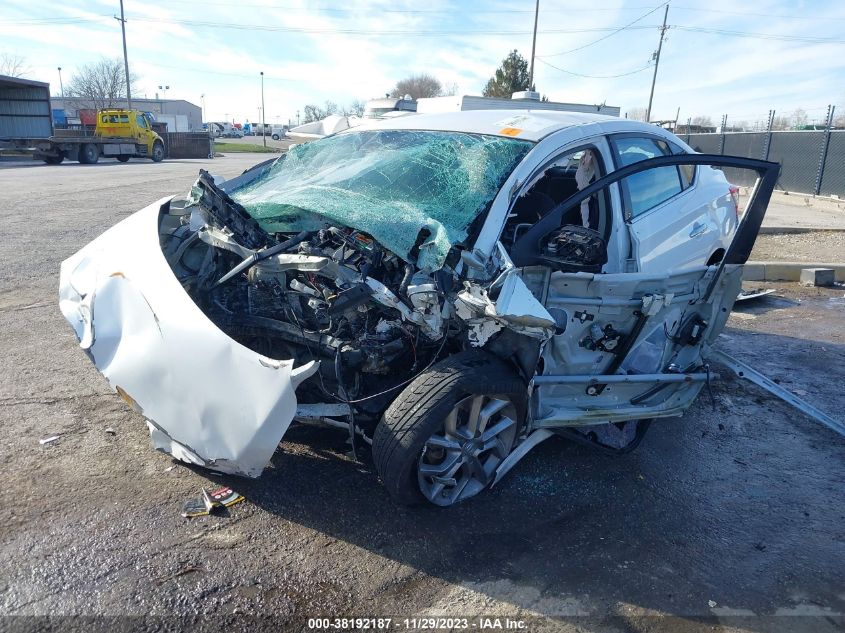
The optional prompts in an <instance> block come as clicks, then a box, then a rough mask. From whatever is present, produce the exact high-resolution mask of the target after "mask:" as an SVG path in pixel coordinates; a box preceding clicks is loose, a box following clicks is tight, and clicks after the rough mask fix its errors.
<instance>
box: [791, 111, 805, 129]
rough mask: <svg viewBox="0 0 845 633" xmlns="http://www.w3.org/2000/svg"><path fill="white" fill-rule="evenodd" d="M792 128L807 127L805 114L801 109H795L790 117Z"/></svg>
mask: <svg viewBox="0 0 845 633" xmlns="http://www.w3.org/2000/svg"><path fill="white" fill-rule="evenodd" d="M790 119H791V120H792V127H794V128H799V127H803V126H805V125H807V112H806V111H805V110H804V109H803V108H796V109H795V110H793V111H792V115H791V116H790Z"/></svg>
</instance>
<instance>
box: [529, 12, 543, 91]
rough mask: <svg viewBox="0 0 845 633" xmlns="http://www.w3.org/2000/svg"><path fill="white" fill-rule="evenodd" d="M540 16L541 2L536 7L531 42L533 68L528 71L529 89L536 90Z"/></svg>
mask: <svg viewBox="0 0 845 633" xmlns="http://www.w3.org/2000/svg"><path fill="white" fill-rule="evenodd" d="M539 15H540V0H537V2H536V4H535V5H534V37H533V38H532V40H531V67H530V68H529V70H528V89H529V90H534V50H535V49H536V48H537V18H538V16H539Z"/></svg>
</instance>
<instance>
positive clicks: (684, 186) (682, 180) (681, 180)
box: [607, 132, 698, 223]
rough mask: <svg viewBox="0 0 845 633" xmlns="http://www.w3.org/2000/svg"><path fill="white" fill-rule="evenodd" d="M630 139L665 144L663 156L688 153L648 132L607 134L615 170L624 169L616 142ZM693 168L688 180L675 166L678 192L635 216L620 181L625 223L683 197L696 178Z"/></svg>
mask: <svg viewBox="0 0 845 633" xmlns="http://www.w3.org/2000/svg"><path fill="white" fill-rule="evenodd" d="M630 138H636V139H648V140H650V141H654V142H662V143H665V144H666V147H668V148H669V152H670V153H669V154H664V156H679V155H689V152H686V151H684V149H683V148H682V147H680V146H679V145H677V144H675V143H673V142H672V141H671V140H669V139H666V138H664V137H662V136H660V135H658V134H649V133H648V132H621V133H618V134H608V136H607V142H608V144H609V145H610V154H611V158H612V160H613V166H614V169H615V170H618V169H621V168H622V167H624V165H622V164H621V161H620V160H619V155H620V152H619V146H618V144H617V140H619V139H630ZM646 160H651V159H646ZM638 162H641V161H638ZM693 167H694V169H693V175H692V180H689V179H688V178H687V177H686V174H684V172H683V170H682V169H681V166H679V165H676V166H675V171H676V173H677V177H678V185H679V187H680V189H679V191H678V192H677V193H674V194H672V195H671V196H669V197H668V198H666V199H665V200H662V201H660V202H658V203H657V204H655V205H654V206H652V207H650V208H648V209H646V210H644V211H642V212H641V213H638V214H637V215H634V214H633V202H632V201H631V194H630V191H629V189H628V186H627V184H626V183H625V181H624V180H623V181H620V182H619V183H618V184H619V189H620V195H621V197H622V217H623V218H624V219H625V222H628V223H631V222H634V221H636V220H638V219H639V218H642V217H645V216H647V215H650V214H651V213H654V212H655V211H656V210H658V209H661V208H663V207H664V206H665V205H666V203H667V202H670V201H672V200H675V199H676V198H678V197H679V196H681V195H683V194H684V193H685V192H686V191H688V190H689V189H690V188H691V187H692V186H693V185H694V184H695V181H696V176H697V174H698V166H697V165H696V166H693Z"/></svg>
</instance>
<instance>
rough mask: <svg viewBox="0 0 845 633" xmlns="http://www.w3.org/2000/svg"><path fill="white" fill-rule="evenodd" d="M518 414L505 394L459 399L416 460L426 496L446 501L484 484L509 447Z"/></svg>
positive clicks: (471, 492) (469, 493)
mask: <svg viewBox="0 0 845 633" xmlns="http://www.w3.org/2000/svg"><path fill="white" fill-rule="evenodd" d="M516 420H517V416H516V407H514V405H513V403H512V402H511V401H510V400H509V399H508V398H507V397H504V396H479V395H471V396H467V397H466V398H464V399H462V400H460V401H458V402H457V403H456V404H455V406H454V407H453V408H452V410H451V411H450V412H449V414H448V415H447V416H446V419H445V420H444V422H443V426H442V427H441V429H440V430H439V431H438V432H436V433H434V434H433V435H432V436H431V437H429V438H428V439H427V440H426V442H425V444H424V445H423V448H422V451H421V452H420V457H419V459H418V460H417V480H418V482H419V486H420V491H421V492H422V493H423V495H424V496H425V497H426V499H428V500H429V501H431V502H432V503H434V504H436V505H439V506H450V505H453V504H455V503H458V502H459V501H463V500H464V499H468V498H469V497H472V496H475V495H476V494H478V493H479V492H481V491H482V490H484V488H486V487H487V486H488V485H489V484H490V483H491V482H492V481H493V478H494V477H495V473H496V468H497V467H498V466H499V464H501V463H502V461H503V460H504V459H505V457H507V456H508V454H509V453H510V452H511V449H512V448H513V444H514V441H515V440H516V431H517V424H516Z"/></svg>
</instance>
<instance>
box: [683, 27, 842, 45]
mask: <svg viewBox="0 0 845 633" xmlns="http://www.w3.org/2000/svg"><path fill="white" fill-rule="evenodd" d="M670 28H673V29H677V30H679V31H688V32H691V33H713V34H715V35H730V36H735V37H751V38H756V39H763V40H782V41H785V42H810V43H818V44H845V39H840V38H836V37H813V36H805V35H782V34H780V33H755V32H750V31H732V30H728V29H712V28H705V27H701V26H684V25H681V24H673V25H671V26H670Z"/></svg>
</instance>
